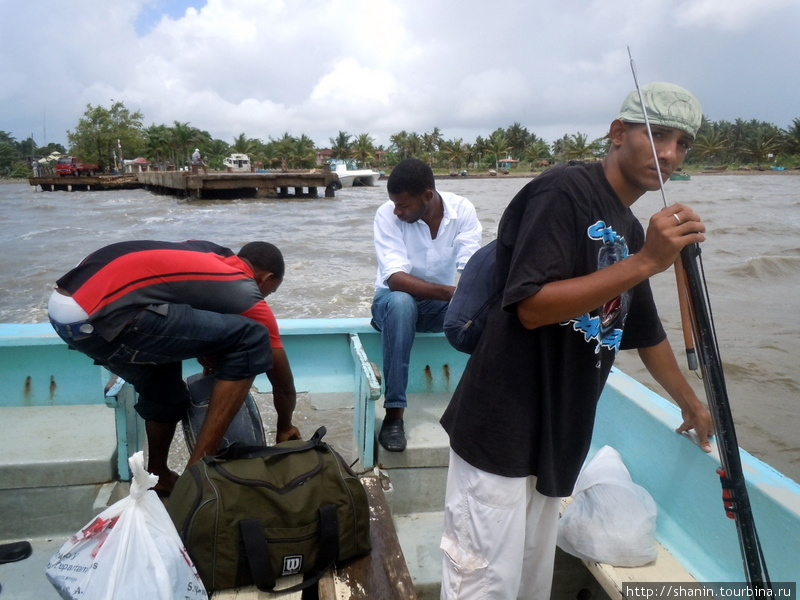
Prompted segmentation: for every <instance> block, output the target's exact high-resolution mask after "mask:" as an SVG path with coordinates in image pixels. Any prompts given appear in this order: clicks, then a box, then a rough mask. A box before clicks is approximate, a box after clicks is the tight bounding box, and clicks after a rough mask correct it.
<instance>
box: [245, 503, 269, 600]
mask: <svg viewBox="0 0 800 600" xmlns="http://www.w3.org/2000/svg"><path fill="white" fill-rule="evenodd" d="M239 531H240V532H241V535H242V543H243V544H244V553H245V555H246V557H247V564H248V565H249V567H250V574H251V575H252V576H253V583H255V585H256V587H258V589H260V590H263V591H271V590H272V589H273V588H274V587H275V573H273V572H272V563H271V562H270V560H269V549H268V548H267V536H266V535H265V534H264V526H263V525H261V521H259V520H258V519H242V520H241V521H239Z"/></svg>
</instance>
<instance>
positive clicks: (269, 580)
mask: <svg viewBox="0 0 800 600" xmlns="http://www.w3.org/2000/svg"><path fill="white" fill-rule="evenodd" d="M239 530H240V531H241V534H242V542H243V543H244V551H245V554H246V556H247V564H248V565H249V566H250V574H251V575H252V576H253V583H254V584H255V585H256V587H257V588H258V589H259V590H261V591H262V592H274V591H275V583H276V581H277V580H276V577H275V573H274V572H273V570H272V563H271V562H270V558H269V547H268V545H267V537H266V535H265V533H264V527H263V525H262V524H261V521H259V520H258V519H243V520H241V521H239ZM338 556H339V519H338V517H337V516H336V507H335V506H334V505H333V504H326V505H324V506H321V507H320V509H319V552H318V554H317V564H316V565H314V569H313V570H312V571H309V572H308V573H306V574H305V576H304V577H303V581H302V582H300V583H298V584H297V585H293V586H291V587H288V588H285V589H282V590H280V591H281V592H297V591H300V590H304V589H305V588H307V587H311V586H312V585H314V584H315V583H317V582H318V581H319V580H320V579H321V578H322V576H323V575H324V574H325V572H326V571H327V570H328V569H330V568H331V567H333V565H334V563H335V562H336V558H337V557H338Z"/></svg>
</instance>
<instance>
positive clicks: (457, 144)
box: [440, 138, 469, 169]
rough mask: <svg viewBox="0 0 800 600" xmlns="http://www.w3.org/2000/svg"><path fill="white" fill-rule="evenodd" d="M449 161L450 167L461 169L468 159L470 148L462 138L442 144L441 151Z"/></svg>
mask: <svg viewBox="0 0 800 600" xmlns="http://www.w3.org/2000/svg"><path fill="white" fill-rule="evenodd" d="M440 152H442V153H443V154H444V156H445V158H446V159H447V165H448V166H455V167H457V168H458V169H461V165H463V164H464V161H465V160H466V159H467V157H468V154H469V146H467V145H465V144H464V142H463V140H462V139H461V138H458V139H452V140H447V141H445V142H443V143H442V148H441V150H440Z"/></svg>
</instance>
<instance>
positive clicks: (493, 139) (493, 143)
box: [485, 129, 509, 169]
mask: <svg viewBox="0 0 800 600" xmlns="http://www.w3.org/2000/svg"><path fill="white" fill-rule="evenodd" d="M485 148H486V151H487V152H489V153H490V154H494V168H495V169H496V168H497V163H498V161H499V159H500V155H501V154H506V153H507V152H508V148H509V145H508V138H507V137H506V133H505V131H503V130H502V129H497V130H495V131H494V132H493V133H492V135H490V136H489V138H488V139H487V140H486V146H485Z"/></svg>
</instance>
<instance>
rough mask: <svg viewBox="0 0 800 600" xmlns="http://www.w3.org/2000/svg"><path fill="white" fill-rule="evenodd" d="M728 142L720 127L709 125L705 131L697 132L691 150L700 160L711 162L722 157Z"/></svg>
mask: <svg viewBox="0 0 800 600" xmlns="http://www.w3.org/2000/svg"><path fill="white" fill-rule="evenodd" d="M728 144H729V140H728V138H727V136H726V135H725V133H724V132H723V130H722V128H721V127H718V126H711V127H709V128H708V129H707V130H706V131H705V132H700V133H698V134H697V139H695V141H694V144H692V150H693V151H694V152H693V153H695V152H696V153H697V154H698V155H699V158H701V159H702V160H704V161H707V162H711V163H713V162H717V161H719V160H721V159H722V158H723V157H724V155H725V151H726V150H727V148H728Z"/></svg>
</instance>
